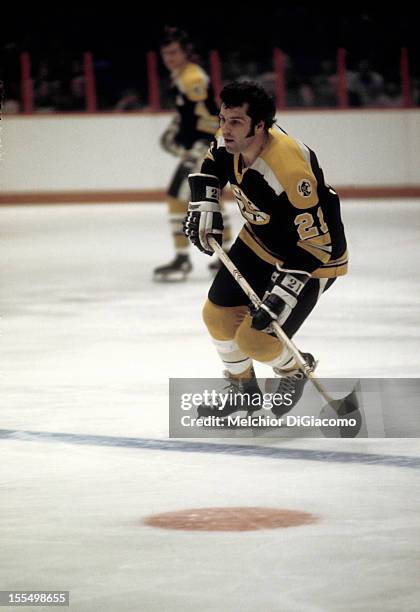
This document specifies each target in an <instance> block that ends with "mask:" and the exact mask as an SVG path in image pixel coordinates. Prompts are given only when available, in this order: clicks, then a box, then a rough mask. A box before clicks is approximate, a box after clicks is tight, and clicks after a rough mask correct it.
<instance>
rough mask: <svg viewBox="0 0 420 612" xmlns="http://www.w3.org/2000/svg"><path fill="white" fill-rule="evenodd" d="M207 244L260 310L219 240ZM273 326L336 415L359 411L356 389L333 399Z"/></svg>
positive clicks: (255, 296) (276, 326)
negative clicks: (344, 395)
mask: <svg viewBox="0 0 420 612" xmlns="http://www.w3.org/2000/svg"><path fill="white" fill-rule="evenodd" d="M207 242H208V243H209V245H210V246H211V248H212V249H213V251H214V252H215V253H216V255H217V256H218V257H219V259H220V260H221V261H222V262H223V264H224V265H225V266H226V268H227V269H228V270H229V272H230V273H231V274H232V276H233V278H234V279H235V280H236V282H237V283H238V285H239V286H240V287H241V289H242V290H243V292H244V293H245V294H246V295H247V296H248V297H249V299H250V300H251V302H252V303H253V305H254V306H255V307H256V308H259V307H260V305H261V300H260V298H259V297H258V295H257V294H256V293H255V291H254V290H253V288H252V287H251V286H250V284H249V283H248V281H247V280H246V279H245V278H244V277H243V276H242V274H241V273H240V272H239V270H238V269H237V268H235V266H234V264H233V262H232V260H231V259H230V257H229V256H228V255H227V254H226V253H225V251H224V250H223V249H222V247H221V246H220V244H219V243H218V242H217V240H216V239H215V238H213V236H209V237H208V238H207ZM271 326H272V328H273V331H274V333H275V335H276V336H277V338H278V339H279V340H280V342H282V343H283V344H284V345H285V346H286V347H287V348H288V349H289V351H290V352H291V353H292V355H293V357H294V358H295V360H296V362H297V364H298V366H299V369H300V370H301V371H302V372H303V373H304V375H305V376H306V378H308V379H309V380H310V381H311V382H312V384H313V385H314V387H315V388H316V389H317V390H318V391H319V393H320V394H321V395H322V397H323V398H324V399H325V400H326V401H327V402H328V405H329V406H330V407H331V408H332V409H333V410H334V412H335V413H336V414H338V415H339V416H344V415H347V414H349V413H350V412H355V411H358V410H359V402H358V399H357V395H356V388H354V389H353V391H352V392H351V393H350V394H349V395H347V396H346V397H344V398H343V399H339V400H336V399H334V398H333V397H331V395H330V394H329V393H328V391H326V390H325V389H324V387H323V386H322V384H321V383H320V381H319V380H318V378H317V377H316V376H314V374H313V372H312V371H311V369H310V367H309V365H308V364H307V363H306V361H305V360H304V358H303V357H302V355H301V353H300V351H299V350H298V349H297V347H296V346H295V344H294V342H292V340H290V338H289V337H288V336H286V334H285V333H284V331H283V330H282V328H281V327H280V325H279V324H278V322H277V321H273V322H272V324H271ZM360 425H361V423H360ZM359 431H360V426H359V429H358V431H357V433H358V432H359ZM357 433H356V434H353V435H352V436H351V437H354V435H357Z"/></svg>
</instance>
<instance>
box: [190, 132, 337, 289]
mask: <svg viewBox="0 0 420 612" xmlns="http://www.w3.org/2000/svg"><path fill="white" fill-rule="evenodd" d="M201 172H203V173H206V174H213V175H215V176H217V177H218V178H219V181H220V184H221V187H224V186H225V185H226V184H227V183H228V182H229V183H230V186H231V189H232V192H233V195H234V196H235V199H236V201H237V203H238V205H239V209H240V211H241V214H242V216H243V217H244V219H245V225H244V227H243V228H242V230H241V232H240V234H239V238H240V239H241V240H242V241H243V242H245V244H247V245H248V246H249V248H251V249H252V250H253V251H254V252H255V253H256V254H257V255H258V256H259V257H260V258H261V259H263V260H264V261H267V262H268V263H272V264H275V263H279V264H280V265H281V266H282V267H284V268H288V269H293V270H305V271H307V272H310V273H311V275H312V276H313V277H317V278H325V277H335V276H340V275H343V274H346V272H347V246H346V238H345V234H344V227H343V223H342V221H341V212H340V201H339V198H338V195H337V194H336V192H335V191H334V190H333V189H332V188H331V187H330V186H329V185H327V184H326V183H325V181H324V175H323V172H322V170H321V168H320V166H319V164H318V160H317V157H316V155H315V153H314V152H313V151H311V149H309V148H308V147H307V146H306V145H304V144H303V143H301V142H299V141H298V140H296V139H294V138H292V137H290V136H289V135H288V134H287V133H286V132H284V131H283V130H282V129H281V128H279V127H278V126H274V127H272V128H271V129H270V130H269V136H268V141H267V144H266V145H265V147H264V148H263V150H262V151H261V153H260V155H259V156H258V157H257V159H256V160H255V161H254V163H253V164H252V165H251V166H249V167H244V166H243V162H242V157H241V155H240V154H235V155H233V154H231V153H228V152H227V150H226V147H225V143H224V139H223V136H222V135H221V134H219V132H218V133H217V134H216V137H215V140H214V141H213V143H212V144H211V146H210V149H209V151H208V153H207V156H206V158H205V160H204V162H203V165H202V168H201Z"/></svg>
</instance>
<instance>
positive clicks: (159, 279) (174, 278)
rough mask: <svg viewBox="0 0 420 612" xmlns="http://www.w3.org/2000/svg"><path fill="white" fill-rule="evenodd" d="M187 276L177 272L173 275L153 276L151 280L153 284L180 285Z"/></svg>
mask: <svg viewBox="0 0 420 612" xmlns="http://www.w3.org/2000/svg"><path fill="white" fill-rule="evenodd" d="M187 277H188V274H187V273H185V272H178V273H175V274H154V275H153V280H154V282H155V283H182V282H183V281H185V280H187Z"/></svg>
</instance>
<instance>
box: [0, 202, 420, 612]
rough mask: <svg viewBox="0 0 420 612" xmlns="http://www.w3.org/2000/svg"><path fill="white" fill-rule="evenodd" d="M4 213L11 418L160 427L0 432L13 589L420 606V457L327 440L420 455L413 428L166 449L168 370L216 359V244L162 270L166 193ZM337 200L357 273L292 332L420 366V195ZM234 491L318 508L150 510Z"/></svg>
mask: <svg viewBox="0 0 420 612" xmlns="http://www.w3.org/2000/svg"><path fill="white" fill-rule="evenodd" d="M230 210H231V211H232V214H235V209H234V207H233V206H232V207H230ZM0 215H1V219H2V222H1V230H0V231H1V241H0V255H1V259H0V262H1V263H0V265H1V274H2V292H1V296H0V312H1V314H2V320H1V327H2V337H1V345H2V351H1V368H0V369H1V385H2V409H1V425H0V427H1V428H2V429H3V430H13V431H16V432H22V431H26V432H39V431H43V432H57V433H78V434H81V435H82V436H83V435H92V436H101V435H102V436H114V437H119V436H124V437H133V438H141V439H146V440H147V439H153V440H161V441H162V445H161V447H160V448H159V449H155V450H147V449H146V448H119V447H112V446H109V447H108V446H102V445H101V444H100V442H99V441H98V442H97V443H96V444H95V443H92V445H86V446H80V445H76V444H72V443H70V442H63V441H62V440H60V439H59V438H54V437H52V438H51V440H49V441H44V440H37V439H36V438H31V436H29V435H26V436H25V435H24V434H22V433H20V434H19V433H17V434H16V436H15V439H4V440H2V441H1V444H0V449H1V458H0V475H1V480H0V483H1V493H2V495H1V499H2V501H1V504H0V518H1V521H0V524H1V541H2V555H1V561H0V576H1V585H2V586H1V589H37V590H40V589H49V590H52V589H66V590H70V591H71V596H70V597H71V609H74V610H77V611H79V610H80V611H82V612H84V611H96V610H97V611H98V612H99V611H108V610H110V611H111V610H112V611H114V610H119V611H125V610H145V611H147V612H149V611H150V612H154V611H159V612H162V611H168V612H169V611H170V612H172V611H174V612H178V611H179V612H181V611H187V610H188V611H189V610H191V611H192V610H194V611H196V610H200V612H201V611H204V612H207V611H213V610H223V611H229V612H235V611H236V610H238V611H239V610H241V611H244V612H248V611H249V612H251V611H252V612H254V611H256V610H269V611H277V610H279V611H285V612H289V611H301V610H305V611H306V610H309V611H317V612H318V611H323V612H324V611H331V612H333V611H334V612H335V611H338V610H340V611H341V610H342V611H346V612H347V611H353V610H369V611H375V610H378V611H379V610H381V611H383V610H389V611H391V610H392V611H394V610H404V611H409V610H417V609H418V608H419V605H420V604H419V601H420V589H419V587H418V576H419V571H420V564H419V556H418V545H419V535H420V525H419V516H418V507H419V484H418V483H419V480H418V470H415V469H408V468H403V467H398V466H397V465H386V462H385V461H384V462H382V463H381V460H380V459H379V460H378V461H377V462H376V463H373V464H372V465H365V464H362V463H360V462H359V463H358V462H357V461H354V462H350V463H343V462H340V461H338V460H337V461H335V460H334V459H333V458H331V460H328V461H320V460H319V456H317V455H316V453H317V452H318V451H324V450H331V451H337V452H348V453H351V452H356V453H363V454H367V453H371V454H377V455H379V456H381V455H386V456H394V455H399V456H401V455H403V456H411V457H417V458H418V457H419V456H420V445H419V443H418V441H417V440H415V439H409V440H400V439H392V440H384V439H382V440H374V439H365V440H347V441H344V440H341V441H336V440H314V439H310V440H304V439H296V440H293V439H292V440H278V439H277V440H270V439H261V438H258V439H246V440H239V441H238V440H234V441H232V444H233V443H234V444H250V445H254V446H255V447H256V448H259V447H261V446H270V447H275V448H278V449H280V450H281V449H282V448H283V449H285V450H287V449H296V450H299V449H302V450H305V451H313V453H314V455H313V457H314V459H315V458H316V457H317V460H313V461H312V460H310V459H308V458H307V456H305V455H303V454H302V457H299V455H298V454H297V455H296V456H295V457H294V458H290V457H287V456H284V457H282V456H276V457H271V458H270V457H262V456H252V455H250V456H237V455H234V454H232V455H229V453H225V454H217V453H215V452H209V453H203V452H197V453H191V452H183V451H182V447H180V451H179V452H178V451H171V452H168V451H167V450H165V439H166V438H167V435H168V399H167V393H168V378H169V377H217V376H219V375H220V372H221V367H220V364H219V361H218V358H217V355H216V354H215V353H214V351H213V349H212V346H211V343H210V341H209V339H208V337H207V333H206V331H205V329H204V327H203V324H202V322H201V316H200V309H201V305H202V303H203V301H204V299H205V297H206V292H207V289H208V286H209V284H210V278H209V274H208V271H207V263H208V259H207V258H206V257H205V256H204V255H201V254H200V253H199V252H194V253H193V258H194V271H193V274H192V276H191V279H190V280H189V281H188V282H187V283H183V284H166V285H163V284H162V285H160V284H155V283H153V282H152V280H151V276H152V269H153V267H155V266H156V265H159V264H161V263H165V262H166V261H168V260H169V259H170V258H171V257H172V250H171V242H170V239H169V235H168V231H169V230H168V224H167V218H166V214H165V208H164V205H163V204H150V205H145V204H142V205H118V206H111V205H97V206H59V205H56V206H45V207H43V206H35V207H23V206H22V207H3V208H2V209H1V211H0ZM343 216H344V221H345V223H346V228H347V235H348V240H349V250H350V257H351V260H350V261H351V267H350V273H349V275H348V276H347V277H344V278H342V279H339V280H338V281H337V282H336V283H335V285H334V286H333V287H332V288H331V290H330V291H329V292H328V293H327V294H325V296H323V298H322V299H321V301H320V303H319V304H318V306H317V308H316V310H315V311H314V312H313V313H312V315H311V317H310V319H309V320H308V321H307V322H306V323H305V325H304V326H303V327H302V329H301V331H300V332H299V334H298V335H297V336H296V338H295V339H296V342H297V343H298V344H299V346H301V347H302V348H303V350H310V351H311V352H313V353H314V354H316V356H317V358H318V359H319V369H318V370H317V373H318V374H319V375H320V376H325V377H328V376H341V377H345V376H349V377H419V376H420V367H419V361H420V360H419V354H420V350H419V349H420V326H419V313H420V276H419V274H418V261H419V260H420V202H416V201H413V200H408V201H403V200H401V201H386V202H385V201H366V202H364V201H357V202H349V201H345V202H344V204H343ZM238 223H239V218H238V215H237V213H236V221H235V227H237V228H238ZM263 370H264V369H263V368H261V367H260V366H259V367H258V371H259V373H260V374H261V375H265V376H267V375H268V373H267V372H264V371H263ZM98 440H99V438H98ZM201 442H205V441H201ZM214 442H215V441H214V440H208V443H209V445H210V446H211V444H212V443H214ZM224 442H225V443H229V441H226V440H224ZM209 450H211V448H210V447H209ZM221 505H225V506H240V505H244V506H270V507H275V508H289V509H297V510H304V511H309V512H312V513H314V514H316V515H318V516H319V517H320V522H319V523H318V524H316V525H308V526H302V527H298V528H293V529H286V530H264V531H257V532H249V533H239V534H238V533H236V534H229V533H191V532H176V531H164V530H159V529H153V528H151V527H146V526H143V525H142V523H141V521H142V518H143V517H144V516H146V515H149V514H152V513H159V512H164V511H170V510H178V509H183V508H190V507H206V506H221Z"/></svg>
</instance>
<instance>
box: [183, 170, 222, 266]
mask: <svg viewBox="0 0 420 612" xmlns="http://www.w3.org/2000/svg"><path fill="white" fill-rule="evenodd" d="M188 182H189V184H190V187H191V196H192V202H190V203H189V205H188V214H187V216H186V217H185V220H184V234H185V235H186V236H187V238H189V239H190V241H191V242H192V243H193V244H194V245H195V246H196V247H197V248H199V249H200V251H203V253H206V254H207V255H213V249H212V248H211V246H210V245H209V244H208V242H207V238H208V237H209V236H213V237H214V238H215V239H216V240H217V242H218V243H219V244H220V245H221V244H222V240H223V217H222V213H221V212H220V204H219V196H220V187H219V180H218V178H217V177H216V176H213V175H211V174H201V173H196V174H190V175H189V177H188Z"/></svg>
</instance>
